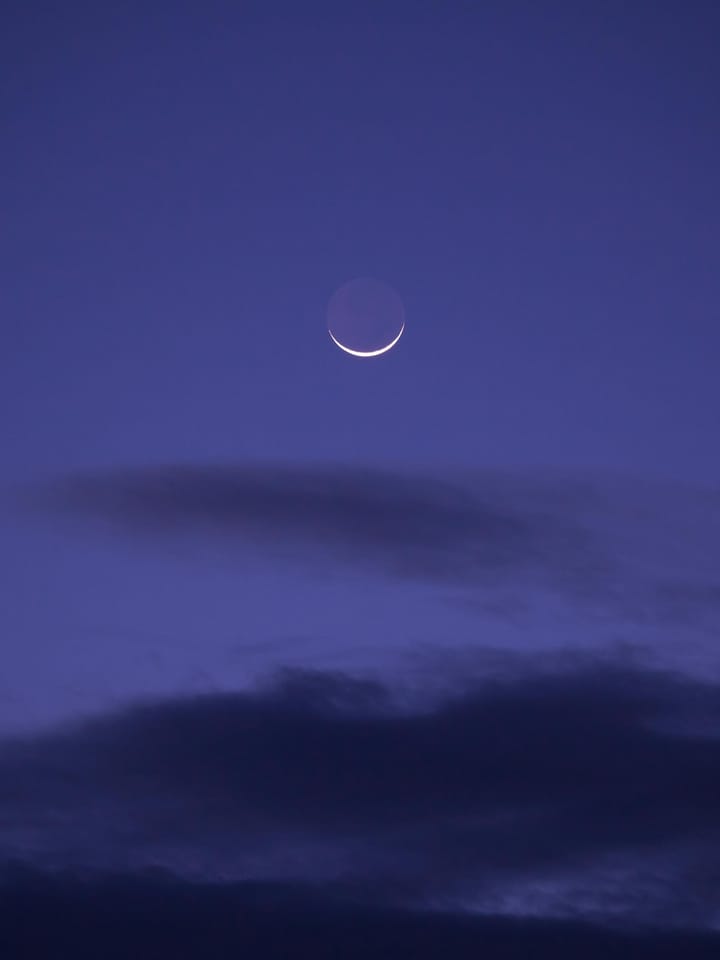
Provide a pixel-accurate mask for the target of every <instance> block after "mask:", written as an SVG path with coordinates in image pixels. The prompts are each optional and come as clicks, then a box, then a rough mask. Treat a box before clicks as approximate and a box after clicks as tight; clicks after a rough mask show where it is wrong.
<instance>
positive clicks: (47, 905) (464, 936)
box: [0, 869, 720, 960]
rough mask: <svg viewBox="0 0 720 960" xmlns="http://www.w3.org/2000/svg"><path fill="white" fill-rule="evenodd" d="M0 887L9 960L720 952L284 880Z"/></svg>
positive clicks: (99, 880)
mask: <svg viewBox="0 0 720 960" xmlns="http://www.w3.org/2000/svg"><path fill="white" fill-rule="evenodd" d="M0 892H1V893H2V897H3V907H4V910H3V921H2V925H1V926H0V949H2V951H3V956H4V957H8V958H14V957H33V958H40V957H48V958H50V957H53V958H54V957H58V956H67V957H73V958H74V960H84V958H93V960H94V958H97V957H99V956H102V957H104V958H105V957H106V958H110V960H113V958H116V957H117V958H120V957H123V958H124V957H129V956H148V957H149V956H153V957H154V956H158V957H159V956H162V957H172V958H173V960H188V958H193V960H196V958H199V957H203V958H206V957H212V958H215V957H218V958H221V957H222V958H225V957H229V956H247V957H253V958H258V960H286V958H287V957H300V958H305V957H308V958H310V957H312V958H313V960H330V958H335V957H343V958H346V960H361V958H362V960H367V958H384V957H396V956H408V957H413V958H414V960H446V958H448V957H452V958H453V960H465V958H467V960H476V958H477V957H478V956H482V957H484V958H487V960H495V958H503V960H514V958H518V960H520V958H522V960H526V958H527V957H533V958H537V960H577V958H578V957H582V958H583V960H605V958H607V957H608V956H611V957H613V958H616V960H670V958H682V960H714V958H715V957H717V952H718V948H719V947H720V937H719V936H717V935H713V934H709V933H705V934H704V933H699V932H690V931H678V932H668V931H642V932H629V931H620V930H608V929H602V928H600V927H597V926H592V925H590V924H586V923H582V922H572V921H564V922H557V921H538V920H527V919H526V920H523V921H522V922H518V921H516V920H511V919H507V918H500V917H469V916H461V915H458V914H452V913H447V912H445V913H443V912H437V911H434V912H430V911H419V910H403V909H398V908H387V907H381V906H379V905H372V904H362V903H358V902H353V901H352V900H350V899H348V898H342V897H338V896H337V895H334V894H333V892H332V891H328V890H327V889H324V888H318V889H312V888H310V889H309V888H307V887H305V886H300V885H290V884H284V885H282V884H238V885H232V886H216V885H209V884H200V883H192V882H187V881H185V882H180V881H177V880H173V879H171V878H168V877H162V876H157V875H156V876H152V875H136V876H122V875H121V876H104V877H92V878H84V879H77V878H71V877H68V876H59V877H54V878H48V877H43V876H39V875H37V874H34V873H32V872H28V871H23V870H17V869H16V870H14V871H12V872H11V874H10V875H9V876H8V878H7V881H6V883H4V884H2V883H0Z"/></svg>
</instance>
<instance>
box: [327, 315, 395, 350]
mask: <svg viewBox="0 0 720 960" xmlns="http://www.w3.org/2000/svg"><path fill="white" fill-rule="evenodd" d="M404 330H405V324H404V323H403V325H402V326H401V327H400V333H399V334H398V335H397V336H396V337H395V339H394V340H391V341H390V343H388V344H387V345H386V346H384V347H380V349H379V350H351V349H350V347H346V346H345V344H344V343H340V341H339V340H338V339H337V337H335V336H334V334H333V332H332V330H328V333H329V334H330V339H331V340H332V342H333V343H334V344H335V346H336V347H340V349H341V350H344V351H345V353H349V354H350V355H351V356H352V357H379V356H380V355H381V354H383V353H387V352H388V350H392V348H393V347H394V346H395V344H396V343H397V342H398V340H399V339H400V337H401V336H402V335H403V331H404Z"/></svg>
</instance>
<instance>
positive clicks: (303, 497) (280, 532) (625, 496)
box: [32, 465, 720, 631]
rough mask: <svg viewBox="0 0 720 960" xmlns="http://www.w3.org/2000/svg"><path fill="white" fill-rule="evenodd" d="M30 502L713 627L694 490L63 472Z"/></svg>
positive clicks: (702, 523)
mask: <svg viewBox="0 0 720 960" xmlns="http://www.w3.org/2000/svg"><path fill="white" fill-rule="evenodd" d="M32 502H33V504H34V505H35V506H38V505H42V506H43V507H44V508H48V507H49V508H50V509H51V510H53V511H59V512H61V513H66V514H68V515H70V516H72V517H84V518H86V519H95V520H99V521H104V522H107V523H110V524H112V526H113V529H115V530H119V531H124V532H126V533H132V534H134V535H142V536H145V537H147V538H150V539H154V540H159V539H164V538H170V537H189V536H191V535H193V536H206V537H210V538H212V539H214V540H215V541H216V542H222V543H224V544H228V545H230V546H231V547H232V548H236V547H237V548H238V549H239V550H241V551H242V550H245V551H247V550H248V549H250V550H252V551H254V552H256V553H257V552H258V551H260V552H263V553H268V554H270V555H272V556H274V557H277V556H282V557H283V558H284V559H285V560H293V559H294V560H296V561H298V562H301V563H303V564H304V565H306V564H307V563H308V561H311V562H316V563H339V562H341V563H349V564H354V565H358V566H360V567H362V568H363V569H370V570H372V571H375V572H377V573H380V574H384V575H390V576H398V577H405V578H412V579H416V580H420V581H425V582H433V583H437V584H442V585H451V586H456V587H459V588H461V589H463V590H464V591H466V592H467V593H468V596H469V597H472V596H475V597H476V600H477V603H478V609H483V610H485V611H486V612H487V611H494V612H495V613H496V614H497V615H502V610H503V607H505V608H506V609H507V610H509V611H514V612H517V611H519V610H520V609H521V608H522V605H523V603H524V602H525V599H526V598H527V597H528V596H529V595H530V594H531V593H532V591H535V590H540V591H544V592H548V591H549V592H550V593H552V594H555V595H556V596H560V597H562V598H564V600H565V601H566V602H570V603H572V604H573V605H576V606H577V605H581V606H582V607H583V608H584V609H586V610H593V611H594V612H596V613H597V614H599V615H606V614H609V615H610V616H612V617H616V618H619V619H625V620H629V621H635V622H648V621H649V622H654V623H662V624H666V625H668V624H677V625H680V624H682V625H686V626H687V625H693V626H698V627H702V628H703V629H707V630H711V631H714V630H717V629H718V628H720V580H718V578H717V568H718V564H719V563H720V510H719V509H718V501H717V498H716V497H713V496H711V495H707V494H706V495H703V496H700V494H698V493H697V492H695V493H693V492H690V493H688V492H687V491H679V490H663V489H662V488H657V489H656V488H648V487H645V486H643V485H637V484H636V485H635V486H633V485H632V484H629V483H628V484H625V485H621V484H617V483H615V484H610V483H605V484H603V483H600V482H598V481H592V482H591V481H587V480H586V481H583V482H580V481H577V480H572V479H568V478H550V477H547V476H541V475H536V476H532V475H530V474H527V475H514V476H511V475H501V474H491V473H486V474H482V475H479V476H475V477H472V478H470V477H465V478H464V479H463V478H456V479H449V478H442V477H438V476H430V475H425V476H423V475H418V474H410V473H393V472H391V471H377V470H366V469H360V468H351V467H315V468H299V467H281V466H277V465H271V466H247V465H246V466H242V465H241V466H225V467H222V466H207V467H198V466H174V467H173V466H170V467H166V468H157V469H154V470H151V469H147V470H136V471H115V472H110V473H106V474H96V475H85V476H79V477H74V478H68V479H66V480H64V481H60V482H58V483H56V484H55V485H53V486H51V487H50V488H49V489H47V490H45V491H44V492H43V494H42V495H41V496H36V497H35V498H34V499H33V501H32ZM508 591H509V594H508ZM502 596H504V597H505V599H504V600H503V599H500V600H498V598H502ZM473 602H474V601H473Z"/></svg>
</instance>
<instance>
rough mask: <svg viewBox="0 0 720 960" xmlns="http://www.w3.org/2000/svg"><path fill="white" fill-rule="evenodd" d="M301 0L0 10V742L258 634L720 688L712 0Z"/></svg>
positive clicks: (231, 682)
mask: <svg viewBox="0 0 720 960" xmlns="http://www.w3.org/2000/svg"><path fill="white" fill-rule="evenodd" d="M311 8H313V5H312V4H310V5H304V4H299V5H294V6H287V8H286V9H285V8H284V5H279V6H278V5H274V6H273V7H272V9H271V6H270V5H265V4H256V3H243V4H237V3H229V2H227V3H224V2H213V0H211V2H209V3H202V4H201V3H197V4H193V3H178V4H169V3H168V4H165V3H148V4H139V3H128V4H123V5H120V6H116V5H111V4H105V3H99V4H85V3H78V4H72V3H71V4H70V5H69V7H68V6H67V5H66V6H58V7H52V6H47V5H44V4H41V3H35V2H34V0H31V2H29V3H22V4H21V3H12V4H11V5H10V8H9V10H7V11H6V12H4V13H3V14H2V19H1V21H0V144H1V148H0V219H1V221H2V222H1V225H0V329H1V330H2V341H1V346H2V349H1V350H0V435H2V437H3V441H2V447H1V448H0V457H2V476H3V480H4V487H5V490H6V496H5V498H4V505H3V508H2V511H0V567H2V569H3V574H2V583H3V599H2V603H1V604H0V637H1V638H2V661H1V669H0V677H1V679H0V732H3V733H4V734H5V735H7V736H8V737H12V736H14V735H16V734H17V733H18V732H20V731H39V730H46V729H48V728H49V727H50V726H51V725H52V724H55V723H56V722H57V721H59V720H73V719H75V718H77V717H80V716H84V715H85V714H86V713H87V712H88V711H90V712H93V713H96V712H102V711H105V710H108V709H110V708H115V707H118V706H122V705H123V704H126V703H128V702H132V701H133V700H134V699H135V698H137V697H139V696H151V697H163V696H173V697H176V696H179V697H183V696H185V695H188V694H192V693H197V692H207V693H214V694H219V693H220V692H223V691H225V692H228V691H238V690H241V691H243V690H247V689H248V688H249V687H250V686H251V685H252V684H253V683H254V682H255V681H256V680H257V678H258V677H262V676H265V675H266V674H268V673H269V672H271V671H273V670H275V669H278V668H283V667H298V668H302V669H309V670H312V669H320V670H324V669H326V668H331V669H334V670H343V671H347V672H348V673H349V674H352V675H353V676H355V675H357V674H358V673H359V674H361V675H363V676H372V677H374V678H376V679H378V678H379V681H380V682H382V683H388V684H390V685H391V686H392V685H394V684H400V685H401V686H404V687H405V688H413V689H415V688H416V687H417V686H418V685H419V686H420V687H423V685H424V684H427V683H428V682H429V679H431V683H430V686H432V687H433V688H434V689H436V688H438V687H443V685H444V684H445V683H446V682H448V683H450V682H451V680H450V677H451V676H455V677H457V676H458V675H464V676H465V677H466V678H467V677H468V676H471V675H472V676H475V675H476V674H477V673H480V674H483V672H484V671H486V670H487V669H488V666H487V665H488V663H491V664H493V665H495V666H496V665H497V664H498V663H499V662H502V663H505V662H506V661H507V662H508V663H511V664H514V663H515V662H516V661H515V659H514V658H515V657H520V659H521V660H523V658H530V660H531V661H532V663H534V664H538V663H540V664H542V663H543V662H548V663H553V664H554V663H556V662H558V659H559V660H560V661H566V662H569V661H570V660H572V657H573V656H578V657H581V658H582V657H584V656H586V655H593V656H599V657H600V658H601V659H603V662H605V661H607V660H608V659H613V658H620V659H622V660H623V662H624V663H627V662H632V664H633V665H634V666H633V669H634V668H635V666H636V665H637V663H638V662H642V663H643V664H645V665H646V666H647V668H648V669H650V666H658V665H662V666H663V667H664V668H670V669H672V670H673V671H676V672H677V676H682V677H685V678H691V681H689V682H695V681H697V680H698V679H703V680H711V681H712V682H713V683H717V682H720V651H719V650H718V637H720V579H719V577H718V570H720V444H718V440H717V438H718V434H719V431H720V376H718V356H719V355H720V261H719V256H720V176H719V175H718V171H719V170H720V95H719V91H720V58H718V56H717V42H718V41H717V38H718V36H720V8H718V9H716V7H715V5H714V4H711V3H703V2H699V0H698V2H689V3H686V4H680V3H677V2H665V0H657V2H654V3H652V4H651V3H644V2H638V3H634V4H627V3H620V2H615V0H610V2H604V3H599V2H598V3H594V2H591V3H588V4H572V3H569V2H568V3H565V2H556V0H549V2H546V3H538V2H529V0H528V2H519V0H503V2H500V0H497V2H488V3H464V2H459V0H458V2H450V3H448V4H433V3H424V2H419V0H418V2H416V3H410V2H408V3H405V4H388V5H387V7H382V8H380V7H377V8H375V9H374V11H373V12H370V9H369V5H367V4H360V3H358V4H355V3H349V4H346V5H343V4H339V5H333V6H328V7H327V8H326V9H324V10H323V11H322V12H321V11H320V8H319V7H317V8H315V9H311ZM378 11H381V12H378ZM367 276H369V277H378V278H380V279H382V280H383V281H386V282H388V283H390V284H391V285H392V286H393V287H394V288H395V289H396V290H397V291H398V292H399V294H400V295H401V297H402V300H403V303H404V305H405V310H406V324H407V326H406V330H405V333H404V335H403V337H402V339H401V341H400V343H399V344H398V346H397V347H396V348H395V349H394V350H393V351H392V352H391V353H389V354H388V355H387V356H383V357H381V358H378V359H376V360H357V359H354V358H351V357H349V356H347V355H345V354H343V353H341V352H340V351H339V350H338V349H336V348H335V347H334V346H333V344H332V343H331V341H330V339H329V338H328V336H327V331H326V318H325V311H326V307H327V303H328V300H329V298H330V296H331V295H332V293H333V292H334V291H335V290H336V289H337V288H338V287H339V286H341V285H342V284H343V283H345V282H347V281H349V280H351V279H353V278H354V277H367ZM508 658H509V659H508ZM523 662H524V660H523ZM583 662H584V661H583ZM648 665H649V666H648ZM495 666H493V669H495ZM508 669H509V668H508ZM513 669H514V668H513ZM443 689H444V687H443ZM713 689H715V690H717V688H713ZM670 699H672V698H670ZM663 702H665V701H663ZM713 829H715V830H718V831H720V824H716V825H715V826H714V828H713ZM23 836H24V834H23ZM303 836H305V835H303ZM23 842H24V841H23ZM38 842H39V843H40V846H42V842H40V841H38ZM43 842H44V841H43ZM68 842H69V841H68ZM163 842H165V841H163ZM203 842H204V841H202V842H200V841H199V844H200V846H202V843H203ZM308 842H309V841H308ZM313 842H315V841H313ZM318 842H319V841H318ZM323 842H324V841H323ZM161 846H162V844H161ZM170 847H172V844H170V845H169V847H168V849H169V848H170ZM10 848H12V849H15V848H13V847H12V844H10V847H9V848H8V849H10ZM2 849H4V848H2ZM2 849H0V853H1V852H2ZM53 849H54V848H53ZM164 849H165V848H164V847H163V850H164ZM208 849H210V850H211V851H212V850H214V848H213V847H212V843H210V846H209V847H208ZM318 849H319V848H318ZM673 849H675V848H673ZM173 850H174V853H173V855H172V856H170V855H167V858H166V859H167V862H168V863H172V864H173V869H176V867H177V862H176V861H177V857H176V854H177V850H176V849H175V848H173ZM335 853H337V851H335ZM626 853H627V851H625V853H623V856H625V855H626ZM214 855H215V854H214V853H213V854H212V856H214ZM333 855H334V854H333ZM683 855H684V856H687V857H690V859H692V857H691V854H689V853H687V851H686V850H685V852H684V854H683ZM157 856H158V858H159V860H160V861H162V862H166V861H165V860H163V857H165V856H166V855H165V853H162V852H161V853H159V854H157ZM177 856H180V855H179V854H177ZM182 856H185V853H183V854H182ZM187 856H189V857H190V859H192V858H193V857H195V858H196V860H195V864H196V866H197V864H198V862H199V861H198V859H197V857H198V854H197V850H196V851H195V853H193V854H188V855H187ZM212 856H211V859H212ZM258 856H259V861H261V862H262V863H263V864H265V866H264V867H263V870H266V871H268V870H269V874H268V875H273V874H272V869H271V868H269V867H267V864H268V863H274V862H275V861H274V860H273V859H272V857H271V856H270V855H269V854H267V851H265V853H263V854H262V855H258ZM317 856H318V857H320V854H317ZM343 856H348V857H350V859H352V856H353V854H352V851H350V852H348V850H347V849H345V848H344V847H343ZM174 857H175V859H173V858H174ZM263 857H264V858H265V859H263ZM81 859H82V858H81ZM91 859H92V858H91ZM150 859H151V860H152V857H150ZM181 859H182V857H181ZM200 859H202V858H200ZM320 859H322V857H320ZM621 859H622V858H621ZM330 861H331V862H334V861H332V857H331V858H330ZM244 862H245V861H243V863H244ZM646 866H647V865H644V866H643V869H645V867H646ZM575 867H576V865H574V866H572V869H571V867H570V866H568V865H565V866H564V867H563V870H566V872H565V873H562V872H561V874H560V873H559V874H557V875H555V874H553V879H552V881H547V882H548V883H549V884H550V887H549V888H548V887H547V886H546V887H545V888H544V889H545V893H544V894H543V895H542V896H541V895H540V894H539V893H538V891H537V889H535V892H534V893H532V892H528V891H529V889H530V887H528V886H527V884H526V880H525V879H523V880H522V881H521V880H518V881H517V885H516V886H513V884H512V883H511V884H510V886H509V888H508V890H507V891H505V892H504V893H503V894H502V895H501V894H500V893H497V891H495V893H492V894H491V893H488V892H487V891H486V892H485V893H484V894H483V896H484V897H485V899H484V900H483V899H482V897H480V896H479V894H478V898H479V900H478V902H482V903H483V904H484V905H485V907H486V908H487V909H490V907H492V909H498V910H500V912H511V913H512V912H513V910H515V909H516V908H517V904H518V903H522V904H524V907H523V909H524V910H525V911H530V912H532V910H533V909H536V912H539V913H541V914H542V913H543V911H545V910H546V909H547V911H548V912H549V913H550V914H552V915H555V913H554V911H555V907H554V906H553V904H554V903H555V902H556V901H558V902H560V901H562V902H566V900H567V902H573V903H574V902H575V901H574V900H573V897H574V896H575V895H576V894H577V896H578V897H580V896H581V895H580V894H578V893H577V890H579V889H580V887H581V886H582V884H580V886H578V885H577V884H576V880H575V874H574V873H573V870H575ZM284 869H285V868H284V867H283V868H282V869H280V873H281V874H282V873H283V870H284ZM373 869H374V868H373ZM592 869H593V870H596V869H597V871H599V873H597V875H596V873H592V871H591V873H592V877H591V878H590V879H588V881H587V882H588V884H589V887H588V889H591V891H592V893H591V894H589V895H588V896H589V897H590V899H591V900H592V899H593V898H596V899H597V902H600V901H601V900H602V894H601V893H598V890H600V888H601V887H602V886H603V884H604V883H605V884H606V883H610V881H607V876H615V874H613V871H616V872H618V873H619V874H622V873H623V870H627V869H628V868H627V867H626V865H625V861H622V863H621V862H620V861H617V862H616V861H613V863H612V864H610V863H606V864H604V865H603V866H602V867H600V866H598V864H597V863H595V865H594V866H593V868H592ZM633 869H634V868H633ZM647 869H648V870H650V867H648V868H647ZM243 870H246V872H243ZM243 870H240V871H239V875H240V876H241V877H246V876H250V877H251V878H252V877H253V876H254V874H253V873H252V870H251V869H250V868H247V869H246V868H245V867H244V868H243ZM247 871H249V872H247ZM603 871H605V872H603ZM180 872H181V873H182V870H180ZM190 872H191V873H192V871H190ZM200 872H201V873H202V870H200ZM230 872H231V873H232V870H231V871H230ZM651 872H652V871H651ZM261 873H262V871H261ZM630 874H632V870H630ZM283 875H284V874H283ZM623 875H625V876H626V875H627V874H623ZM263 876H266V873H263ZM599 876H601V879H600V880H598V879H597V878H598V877H599ZM602 878H605V879H602ZM546 879H547V878H546ZM636 879H637V878H636ZM513 882H514V881H513ZM533 882H534V881H533ZM612 882H615V881H612ZM618 882H619V881H618ZM638 882H639V881H638ZM648 882H649V881H648ZM527 883H530V881H527ZM530 886H532V883H530ZM570 888H572V890H573V891H575V893H567V889H570ZM548 889H550V891H551V892H548ZM552 891H555V893H553V892H552ZM558 891H559V892H558ZM563 891H565V892H563ZM468 896H469V895H468ZM543 896H544V897H545V899H543ZM652 896H653V895H651V894H650V893H648V898H649V900H652ZM493 897H494V899H493ZM533 897H534V899H533ZM503 898H504V899H503ZM469 899H471V900H472V896H469ZM501 901H502V902H501ZM578 902H579V901H578ZM583 902H585V901H583ZM602 902H603V903H604V902H605V901H602ZM653 902H655V901H653ZM658 902H659V901H658ZM532 903H535V904H539V906H537V907H536V908H531V907H530V906H528V905H529V904H532ZM513 904H514V905H515V906H513ZM547 904H550V906H547ZM488 905H489V906H488ZM508 905H509V906H508ZM602 909H603V910H610V908H609V907H607V905H606V906H604V907H603V908H602ZM521 912H522V911H521ZM610 912H611V911H610ZM560 913H562V910H560ZM685 915H687V916H689V915H690V914H689V913H687V912H686V914H685ZM693 917H695V914H693ZM695 919H697V917H695ZM693 922H694V921H693ZM698 923H699V925H700V926H707V925H710V926H712V925H715V924H718V925H720V920H718V918H717V917H716V916H711V917H708V915H706V914H703V916H702V918H701V919H700V920H698Z"/></svg>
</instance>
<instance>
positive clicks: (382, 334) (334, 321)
mask: <svg viewBox="0 0 720 960" xmlns="http://www.w3.org/2000/svg"><path fill="white" fill-rule="evenodd" d="M327 321H328V331H329V333H330V336H331V337H332V339H333V340H334V341H335V343H336V344H337V346H338V347H340V349H341V350H345V351H346V352H347V353H351V354H353V355H354V356H359V357H373V356H379V355H380V354H381V353H385V352H386V351H387V350H390V348H391V347H394V346H395V344H396V343H397V341H398V340H399V339H400V336H401V334H402V332H403V329H404V326H405V308H404V307H403V303H402V300H401V299H400V297H399V295H398V294H397V293H396V292H395V290H393V288H392V287H390V286H388V284H386V283H383V282H382V281H381V280H373V279H370V278H364V277H363V278H359V279H357V280H351V281H350V282H349V283H346V284H344V285H343V286H342V287H340V289H339V290H336V291H335V293H334V294H333V295H332V297H331V298H330V302H329V304H328V309H327Z"/></svg>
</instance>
